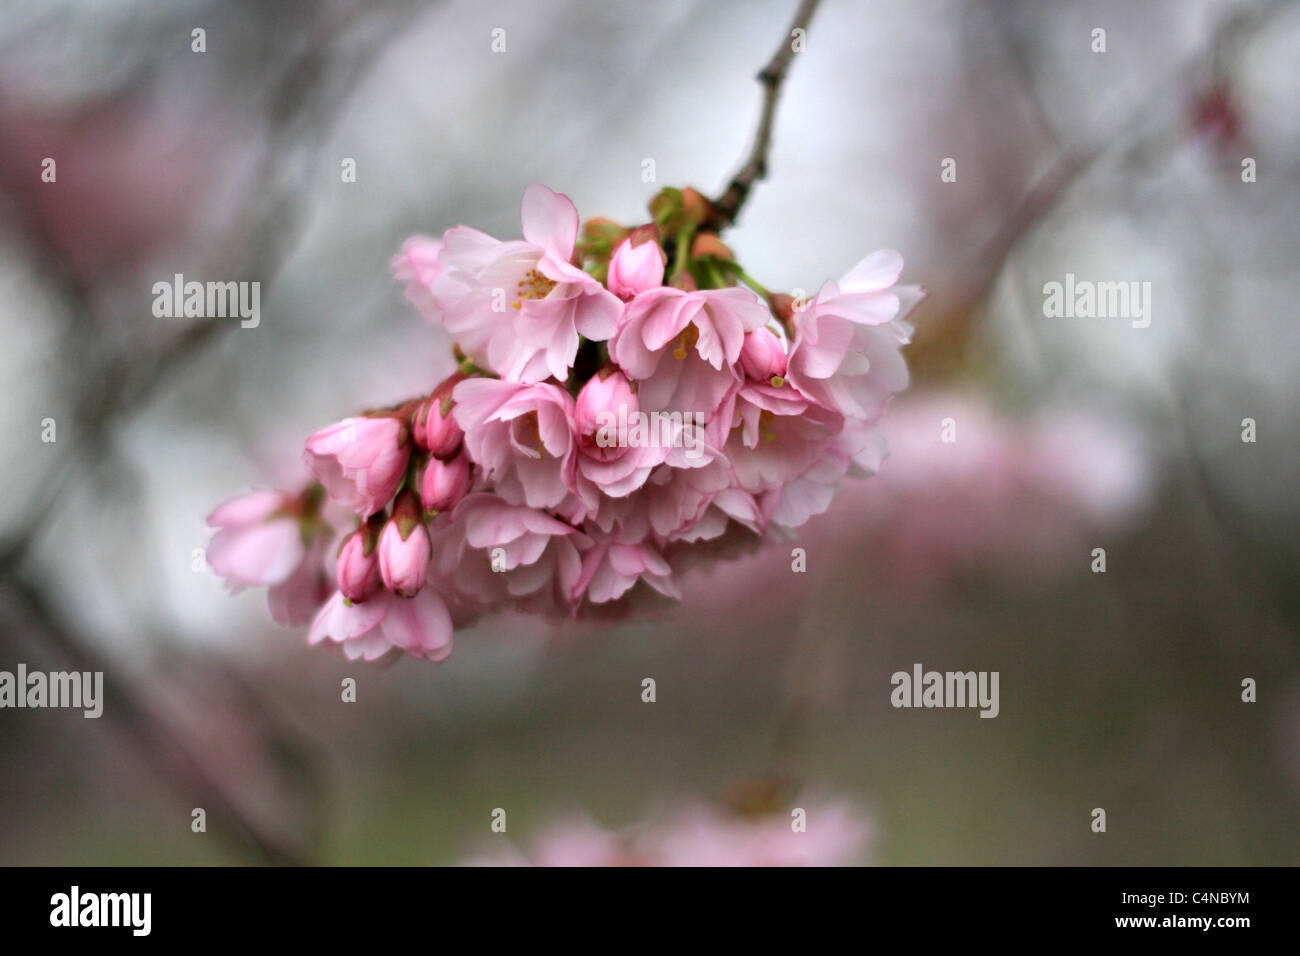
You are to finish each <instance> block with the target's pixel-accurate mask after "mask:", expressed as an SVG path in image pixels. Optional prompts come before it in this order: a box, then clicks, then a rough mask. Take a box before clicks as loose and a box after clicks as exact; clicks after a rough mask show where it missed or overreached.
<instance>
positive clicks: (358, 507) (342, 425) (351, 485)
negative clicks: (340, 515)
mask: <svg viewBox="0 0 1300 956" xmlns="http://www.w3.org/2000/svg"><path fill="white" fill-rule="evenodd" d="M410 453H411V442H410V429H409V428H408V427H407V425H406V423H405V422H403V421H402V420H401V419H399V418H397V417H396V416H393V415H377V416H374V417H368V416H367V417H361V418H345V419H344V420H343V421H341V422H337V423H335V424H333V425H330V426H329V427H327V428H322V429H321V430H320V431H318V432H316V434H314V435H312V436H311V437H310V438H308V439H307V450H306V453H305V455H304V460H305V461H306V464H307V467H308V468H309V469H311V472H312V474H313V475H315V476H316V479H317V480H318V481H320V483H321V484H322V485H324V486H325V488H326V490H327V491H328V492H329V494H330V497H332V498H334V499H335V500H337V501H339V502H340V503H342V504H343V505H345V506H346V507H348V508H351V509H352V510H353V511H355V512H356V513H357V514H358V515H360V516H361V517H362V518H368V517H370V516H371V515H372V514H374V513H375V512H376V511H379V510H381V509H382V508H383V507H384V506H385V505H386V504H387V503H388V501H389V499H391V498H392V497H393V495H394V494H396V492H397V488H398V485H400V484H401V482H402V478H403V476H404V475H405V474H406V463H407V460H408V459H409V457H410Z"/></svg>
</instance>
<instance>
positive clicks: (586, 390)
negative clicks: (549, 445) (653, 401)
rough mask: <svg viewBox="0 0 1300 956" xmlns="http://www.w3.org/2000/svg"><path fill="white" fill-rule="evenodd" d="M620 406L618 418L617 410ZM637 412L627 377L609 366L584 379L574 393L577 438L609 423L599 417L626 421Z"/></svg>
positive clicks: (606, 419) (636, 401)
mask: <svg viewBox="0 0 1300 956" xmlns="http://www.w3.org/2000/svg"><path fill="white" fill-rule="evenodd" d="M620 406H622V408H623V410H624V411H623V413H622V418H620V417H619V407H620ZM640 410H641V403H640V402H639V401H638V400H637V397H636V394H635V393H634V392H633V391H632V386H631V385H630V384H629V383H628V380H627V377H626V376H624V375H623V373H622V372H620V371H619V370H618V369H616V368H615V367H614V366H612V365H607V366H605V368H603V369H601V371H600V372H599V373H597V374H596V375H593V376H592V377H591V378H590V379H588V380H587V384H586V385H584V386H582V391H580V392H578V400H577V402H576V403H575V406H574V424H575V425H576V426H577V430H578V434H579V435H594V434H596V432H597V430H598V429H599V428H600V427H601V426H602V425H607V424H609V419H608V418H605V419H604V420H602V417H603V416H605V415H613V416H614V419H613V420H614V421H626V420H629V419H630V418H631V417H632V416H634V415H635V414H636V413H637V412H639V411H640Z"/></svg>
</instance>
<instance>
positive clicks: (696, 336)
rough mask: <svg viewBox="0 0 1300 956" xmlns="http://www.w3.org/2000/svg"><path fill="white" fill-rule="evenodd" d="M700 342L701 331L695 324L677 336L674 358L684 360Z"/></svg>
mask: <svg viewBox="0 0 1300 956" xmlns="http://www.w3.org/2000/svg"><path fill="white" fill-rule="evenodd" d="M699 340H700V330H699V329H697V328H696V327H695V325H694V324H691V325H688V326H686V328H684V329H682V334H681V335H679V336H677V348H675V349H673V358H675V359H678V360H680V359H684V358H686V353H687V352H689V351H690V350H691V349H693V348H695V343H696V342H698V341H699Z"/></svg>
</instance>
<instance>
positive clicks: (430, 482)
mask: <svg viewBox="0 0 1300 956" xmlns="http://www.w3.org/2000/svg"><path fill="white" fill-rule="evenodd" d="M469 484H470V465H469V456H467V455H465V454H460V455H457V456H456V457H455V458H452V459H451V460H450V461H440V460H439V459H437V458H430V459H429V463H428V464H427V465H425V466H424V473H423V474H422V475H421V476H420V502H421V504H423V505H424V510H425V511H435V512H437V511H450V510H451V509H452V508H454V507H456V504H457V503H458V502H459V501H460V499H462V498H464V497H465V495H466V494H468V493H469Z"/></svg>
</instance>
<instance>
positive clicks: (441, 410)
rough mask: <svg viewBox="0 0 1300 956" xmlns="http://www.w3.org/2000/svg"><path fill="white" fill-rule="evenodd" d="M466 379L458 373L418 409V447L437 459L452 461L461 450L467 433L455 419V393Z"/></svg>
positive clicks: (415, 418)
mask: <svg viewBox="0 0 1300 956" xmlns="http://www.w3.org/2000/svg"><path fill="white" fill-rule="evenodd" d="M464 379H465V375H463V374H462V373H460V372H457V373H456V374H455V375H452V376H451V377H450V378H448V379H447V380H446V381H445V382H443V383H442V384H441V385H439V386H438V387H437V388H436V389H434V391H433V394H432V395H430V396H429V397H428V398H426V399H425V400H424V401H422V402H420V404H419V405H417V406H416V409H415V414H414V416H413V420H412V423H411V424H412V429H413V431H414V435H415V443H416V444H417V445H418V446H419V447H421V448H423V449H424V450H425V451H427V452H428V453H429V454H431V455H433V456H434V457H435V458H450V457H452V456H453V455H455V454H456V452H457V451H459V450H460V443H461V439H462V438H464V437H465V436H464V433H463V432H462V431H461V430H460V426H459V425H457V424H456V419H455V418H453V417H452V414H451V410H452V408H453V406H454V405H455V403H454V402H453V401H452V399H451V390H452V389H453V388H455V387H456V385H457V384H458V383H459V382H461V381H463V380H464Z"/></svg>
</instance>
